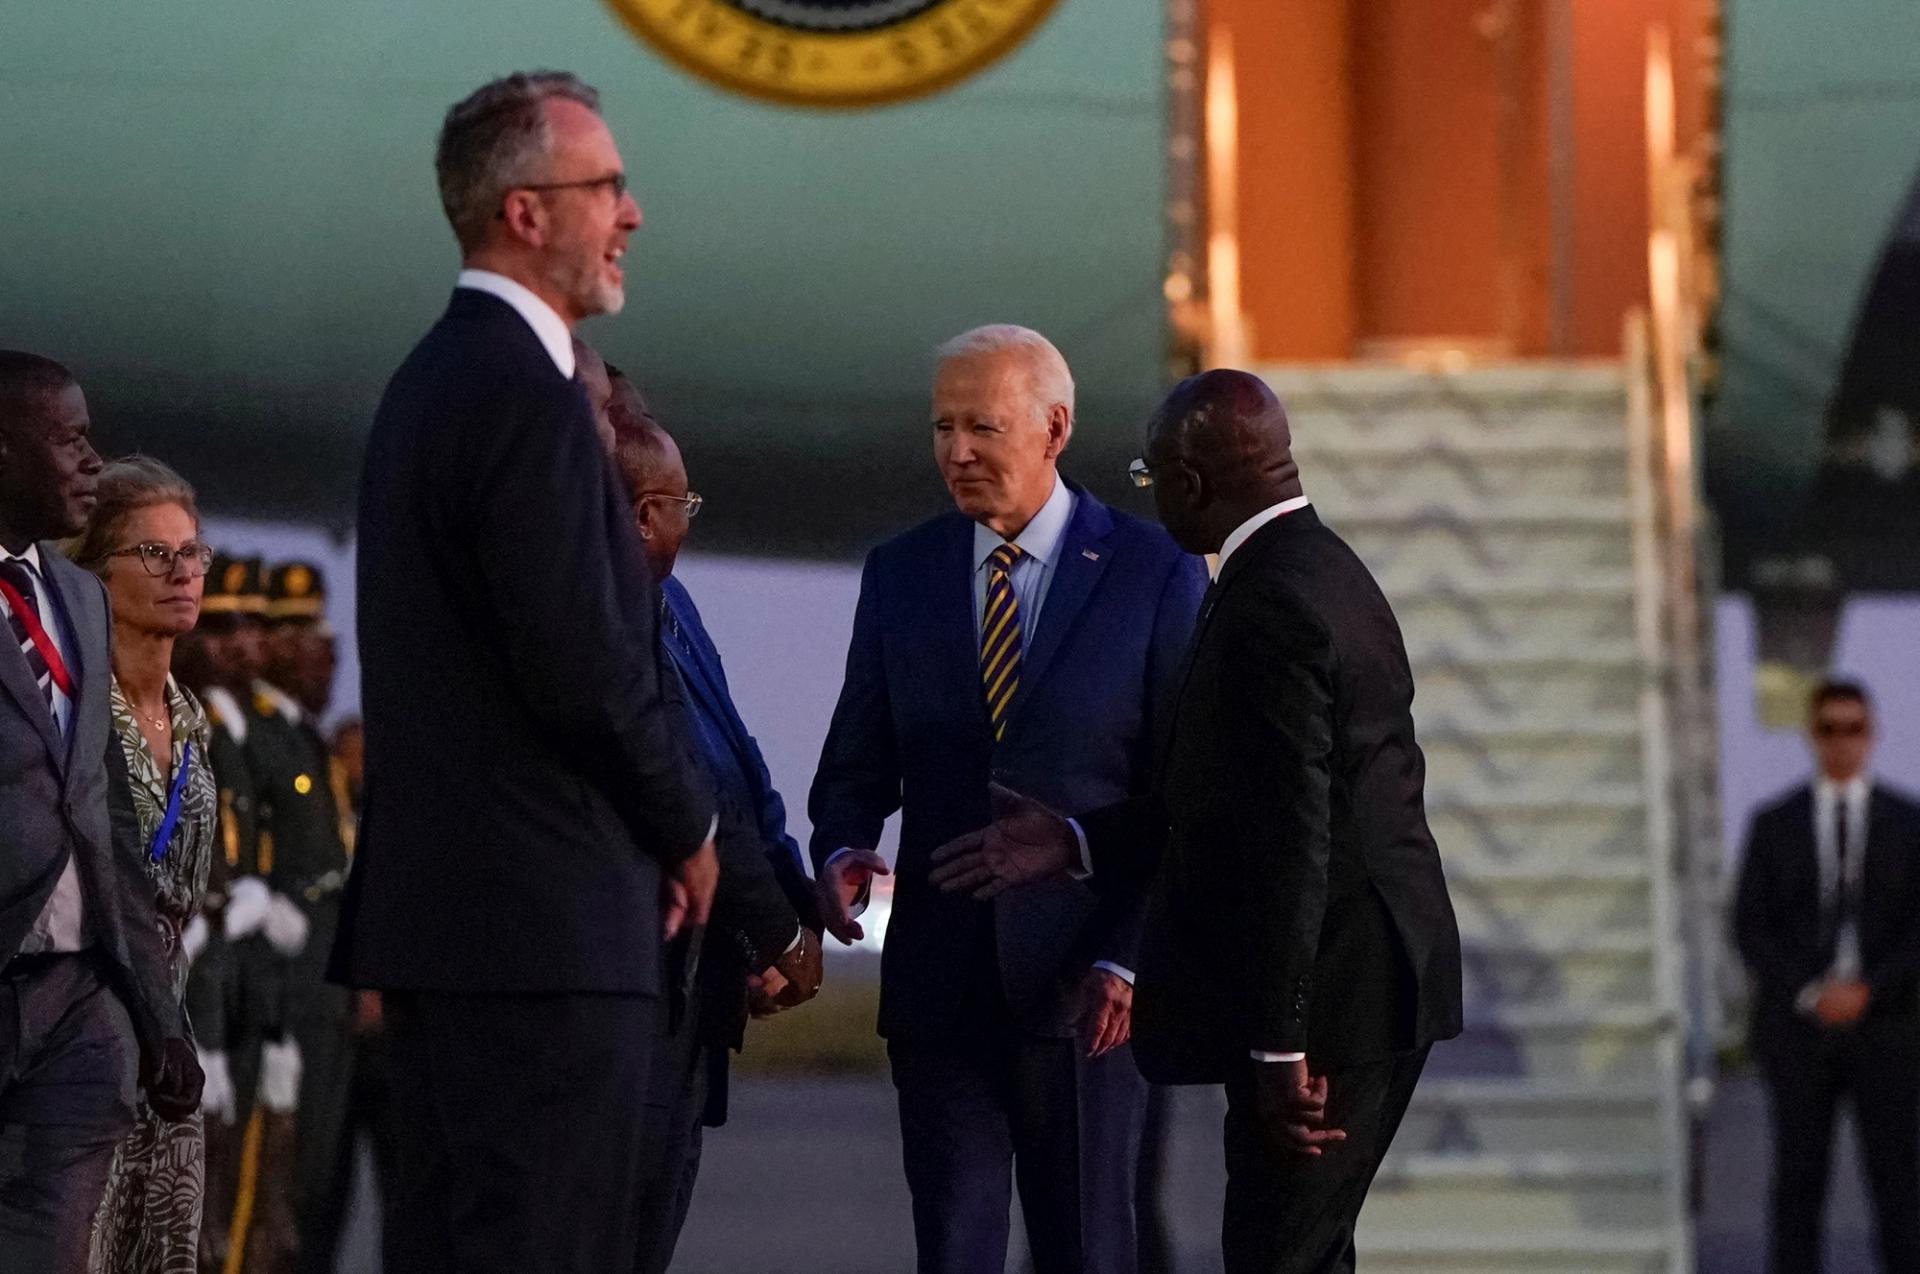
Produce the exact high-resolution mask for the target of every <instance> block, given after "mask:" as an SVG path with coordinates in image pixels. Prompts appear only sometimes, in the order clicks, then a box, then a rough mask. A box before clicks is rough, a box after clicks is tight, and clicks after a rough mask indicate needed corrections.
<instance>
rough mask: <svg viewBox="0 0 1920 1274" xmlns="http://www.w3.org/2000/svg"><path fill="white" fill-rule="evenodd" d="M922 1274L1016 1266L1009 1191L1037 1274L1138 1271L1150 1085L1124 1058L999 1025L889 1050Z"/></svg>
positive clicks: (1124, 1051) (899, 1042)
mask: <svg viewBox="0 0 1920 1274" xmlns="http://www.w3.org/2000/svg"><path fill="white" fill-rule="evenodd" d="M887 1056H888V1058H889V1059H890V1060H891V1062H892V1064H893V1084H894V1088H895V1089H896V1090H897V1092H898V1095H899V1100H900V1142H901V1150H902V1153H903V1156H904V1158H905V1160H906V1170H907V1186H908V1189H909V1190H910V1191H911V1192H912V1195H913V1231H914V1241H915V1246H916V1248H917V1249H918V1253H919V1271H920V1274H992V1272H993V1271H999V1270H1003V1269H1005V1268H1006V1261H1007V1240H1008V1237H1009V1235H1008V1231H1009V1227H1010V1216H1009V1214H1010V1210H1011V1207H1012V1203H1013V1189H1014V1188H1015V1186H1016V1184H1017V1187H1018V1189H1019V1191H1020V1207H1021V1210H1022V1212H1023V1213H1024V1215H1025V1218H1026V1224H1027V1246H1028V1249H1029V1250H1030V1251H1031V1253H1032V1254H1033V1269H1034V1271H1035V1274H1134V1271H1135V1270H1136V1268H1137V1267H1136V1263H1135V1255H1134V1212H1133V1185H1134V1165H1135V1162H1136V1159H1137V1157H1138V1155H1139V1148H1140V1122H1141V1117H1142V1112H1143V1110H1144V1107H1145V1104H1146V1096H1147V1085H1146V1081H1145V1080H1143V1079H1141V1078H1140V1072H1139V1070H1138V1069H1136V1068H1135V1066H1134V1064H1133V1051H1132V1049H1131V1048H1130V1047H1124V1046H1123V1047H1121V1048H1118V1049H1115V1050H1114V1051H1113V1052H1111V1053H1108V1054H1107V1055H1106V1056H1104V1057H1101V1058H1097V1059H1093V1060H1089V1059H1087V1058H1086V1057H1085V1056H1083V1055H1082V1052H1081V1049H1080V1047H1079V1045H1078V1044H1077V1043H1076V1042H1075V1041H1073V1040H1061V1039H1046V1038H1041V1037H1037V1036H1029V1035H1025V1034H1022V1033H1020V1032H1018V1031H1015V1030H1013V1029H1012V1028H1011V1027H1002V1028H1001V1029H998V1030H986V1031H983V1032H981V1033H980V1034H979V1035H976V1036H975V1037H972V1038H969V1039H965V1040H938V1041H935V1040H927V1041H913V1040H904V1039H896V1040H890V1041H888V1044H887Z"/></svg>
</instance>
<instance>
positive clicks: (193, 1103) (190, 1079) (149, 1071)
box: [140, 1038, 206, 1123]
mask: <svg viewBox="0 0 1920 1274" xmlns="http://www.w3.org/2000/svg"><path fill="white" fill-rule="evenodd" d="M142 1070H143V1071H144V1072H145V1073H144V1074H143V1075H141V1077H140V1084H141V1087H143V1088H145V1089H146V1090H147V1105H149V1106H151V1107H153V1110H154V1113H155V1114H157V1115H159V1116H160V1117H161V1118H162V1119H166V1120H170V1121H172V1122H174V1123H178V1122H179V1121H181V1120H182V1119H185V1118H186V1117H187V1116H189V1115H191V1114H192V1113H193V1112H194V1111H196V1110H198V1109H200V1089H201V1086H202V1085H204V1084H205V1083H206V1076H205V1075H204V1074H202V1073H201V1070H200V1059H199V1057H198V1056H197V1055H196V1054H195V1051H194V1047H193V1045H192V1044H190V1043H188V1042H187V1041H186V1040H183V1039H178V1038H175V1039H170V1040H164V1041H162V1042H161V1045H160V1051H159V1053H158V1054H156V1055H155V1056H153V1057H150V1058H148V1059H146V1065H145V1066H143V1067H142Z"/></svg>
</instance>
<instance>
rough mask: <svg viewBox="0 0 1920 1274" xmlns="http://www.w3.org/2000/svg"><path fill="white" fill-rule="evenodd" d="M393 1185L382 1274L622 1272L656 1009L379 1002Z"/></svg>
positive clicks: (567, 998) (412, 999) (576, 1001)
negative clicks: (388, 1051) (386, 1048)
mask: <svg viewBox="0 0 1920 1274" xmlns="http://www.w3.org/2000/svg"><path fill="white" fill-rule="evenodd" d="M383 1000H384V1018H385V1021H386V1025H387V1031H388V1038H389V1040H390V1041H391V1047H392V1058H393V1103H394V1110H395V1112H396V1116H397V1127H396V1129H395V1131H396V1134H397V1135H396V1140H397V1143H398V1147H397V1156H396V1158H397V1163H396V1174H395V1175H396V1178H397V1180H396V1181H395V1182H394V1184H393V1190H394V1197H393V1201H392V1206H391V1208H390V1215H391V1217H392V1222H393V1225H392V1229H391V1230H389V1231H388V1233H387V1236H386V1243H385V1248H386V1253H385V1257H386V1259H385V1268H387V1269H389V1270H405V1271H407V1274H443V1272H444V1274H606V1272H607V1271H610V1270H625V1269H629V1268H631V1266H632V1263H633V1252H634V1245H635V1243H636V1241H637V1217H636V1211H635V1200H636V1187H637V1184H638V1178H639V1175H640V1166H641V1151H642V1140H643V1135H644V1132H643V1130H644V1126H645V1112H646V1096H647V1075H648V1070H649V1067H650V1064H651V1061H652V1056H653V1048H654V1021H655V1015H656V1011H657V1007H658V1001H656V1000H655V999H653V998H652V997H650V996H638V995H586V994H552V995H495V994H474V995H449V994H440V993H432V994H429V993H424V992H388V993H386V995H385V996H384V997H383Z"/></svg>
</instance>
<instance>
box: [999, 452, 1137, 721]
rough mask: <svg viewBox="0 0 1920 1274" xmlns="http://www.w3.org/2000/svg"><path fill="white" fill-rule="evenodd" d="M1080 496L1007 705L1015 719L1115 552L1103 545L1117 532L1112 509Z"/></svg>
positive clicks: (1079, 492) (1077, 493) (1077, 490)
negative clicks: (1018, 685) (1109, 509)
mask: <svg viewBox="0 0 1920 1274" xmlns="http://www.w3.org/2000/svg"><path fill="white" fill-rule="evenodd" d="M1074 495H1075V496H1076V500H1075V503H1074V509H1073V517H1072V518H1071V519H1070V520H1069V521H1068V522H1067V529H1066V533H1065V534H1064V535H1062V536H1061V537H1060V547H1059V549H1058V550H1057V551H1056V553H1055V558H1056V560H1055V562H1054V565H1053V582H1052V583H1051V584H1049V585H1048V586H1047V597H1046V601H1045V602H1044V603H1043V604H1042V605H1041V607H1040V617H1039V624H1038V626H1037V627H1036V628H1035V629H1034V631H1033V634H1032V636H1031V637H1029V638H1028V639H1027V649H1026V653H1025V654H1023V655H1022V656H1021V657H1020V688H1019V689H1018V690H1016V691H1015V692H1014V695H1013V702H1012V703H1010V704H1008V705H1007V717H1008V719H1009V720H1011V719H1012V718H1013V716H1014V715H1015V714H1016V713H1018V712H1019V711H1020V706H1021V705H1022V704H1023V703H1025V702H1026V701H1027V699H1028V698H1030V697H1031V696H1032V695H1033V693H1034V687H1035V686H1037V685H1038V684H1039V683H1040V679H1041V678H1043V677H1045V676H1046V674H1047V668H1048V666H1049V665H1050V664H1052V662H1053V659H1054V656H1055V655H1057V654H1059V653H1060V647H1061V645H1062V644H1063V643H1064V642H1065V641H1066V639H1067V634H1068V633H1069V632H1071V631H1072V630H1073V624H1074V621H1075V620H1076V619H1078V618H1079V617H1080V612H1081V611H1082V610H1083V609H1085V607H1086V604H1087V599H1088V598H1090V597H1092V596H1093V589H1094V585H1096V584H1098V583H1099V582H1100V576H1101V575H1102V574H1104V573H1105V571H1106V569H1107V561H1108V559H1109V558H1111V556H1112V553H1111V552H1110V551H1107V550H1102V549H1101V548H1099V547H1098V546H1099V544H1100V543H1101V541H1103V540H1105V539H1106V537H1107V533H1108V532H1110V531H1112V530H1113V515H1112V514H1111V513H1110V512H1108V511H1107V506H1106V505H1104V504H1101V503H1100V502H1099V501H1098V500H1096V499H1094V498H1093V497H1092V496H1090V495H1088V494H1087V493H1086V492H1085V491H1082V490H1081V489H1080V488H1078V487H1075V488H1074Z"/></svg>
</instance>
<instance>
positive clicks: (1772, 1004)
mask: <svg viewBox="0 0 1920 1274" xmlns="http://www.w3.org/2000/svg"><path fill="white" fill-rule="evenodd" d="M1809 732H1810V735H1811V740H1812V745H1813V754H1814V761H1815V768H1816V772H1815V774H1814V777H1813V781H1812V782H1810V783H1807V784H1804V785H1802V786H1800V787H1798V788H1796V789H1794V790H1793V791H1791V792H1789V793H1787V794H1786V795H1785V796H1784V797H1782V798H1781V799H1779V800H1777V801H1775V802H1774V803H1772V804H1770V805H1768V806H1766V807H1765V808H1763V809H1762V810H1760V812H1759V813H1757V814H1755V815H1754V817H1753V822H1752V825H1751V826H1750V827H1749V829H1748V832H1747V845H1746V855H1745V860H1744V863H1743V865H1742V867H1741V871H1740V886H1739V893H1738V896H1737V900H1736V903H1735V907H1734V937H1735V939H1736V941H1737V942H1738V944H1739V947H1740V955H1741V958H1742V959H1743V960H1744V961H1745V962H1746V965H1747V969H1748V971H1749V973H1750V974H1751V976H1752V979H1753V1021H1752V1034H1751V1037H1750V1038H1751V1043H1752V1048H1753V1052H1754V1055H1755V1057H1756V1058H1757V1059H1758V1060H1759V1063H1760V1071H1761V1074H1762V1076H1763V1077H1764V1078H1765V1080H1766V1084H1767V1089H1768V1093H1769V1096H1770V1097H1771V1100H1772V1107H1773V1128H1774V1163H1773V1191H1772V1224H1771V1251H1772V1264H1771V1268H1772V1270H1773V1271H1774V1272H1775V1274H1802V1272H1803V1271H1807V1270H1818V1269H1819V1268H1820V1252H1821V1238H1820V1234H1821V1221H1822V1214H1823V1212H1824V1210H1825V1205H1826V1197H1827V1174H1828V1164H1829V1161H1830V1158H1831V1154H1832V1145H1833V1125H1834V1112H1835V1110H1836V1108H1837V1107H1838V1104H1839V1102H1840V1100H1841V1098H1843V1097H1844V1098H1846V1099H1847V1100H1848V1101H1850V1102H1851V1103H1852V1105H1853V1109H1854V1114H1855V1121H1854V1122H1855V1127H1856V1129H1857V1130H1858V1134H1859V1138H1860V1148H1861V1151H1862V1158H1863V1160H1864V1166H1865V1168H1866V1176H1867V1181H1868V1183H1869V1185H1870V1186H1871V1187H1872V1193H1873V1204H1874V1219H1875V1223H1876V1228H1877V1231H1878V1237H1879V1247H1880V1259H1881V1268H1882V1269H1884V1270H1887V1271H1889V1272H1891V1271H1904V1270H1920V1003H1916V984H1917V983H1920V803H1916V802H1915V801H1914V799H1913V798H1911V797H1909V796H1906V795H1904V794H1902V793H1900V792H1896V791H1894V790H1893V789H1891V788H1890V787H1888V785H1887V784H1885V783H1883V782H1880V781H1878V780H1876V779H1875V778H1874V776H1873V774H1872V771H1871V770H1870V768H1869V766H1868V760H1869V758H1870V757H1871V755H1872V752H1873V708H1872V704H1871V702H1870V700H1869V699H1868V697H1867V692H1866V690H1865V689H1864V688H1863V687H1861V686H1860V685H1858V684H1857V683H1854V682H1850V681H1829V682H1827V683H1826V684H1824V685H1822V686H1821V687H1820V688H1819V689H1818V690H1816V691H1815V692H1814V694H1813V697H1812V703H1811V720H1810V721H1809Z"/></svg>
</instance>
